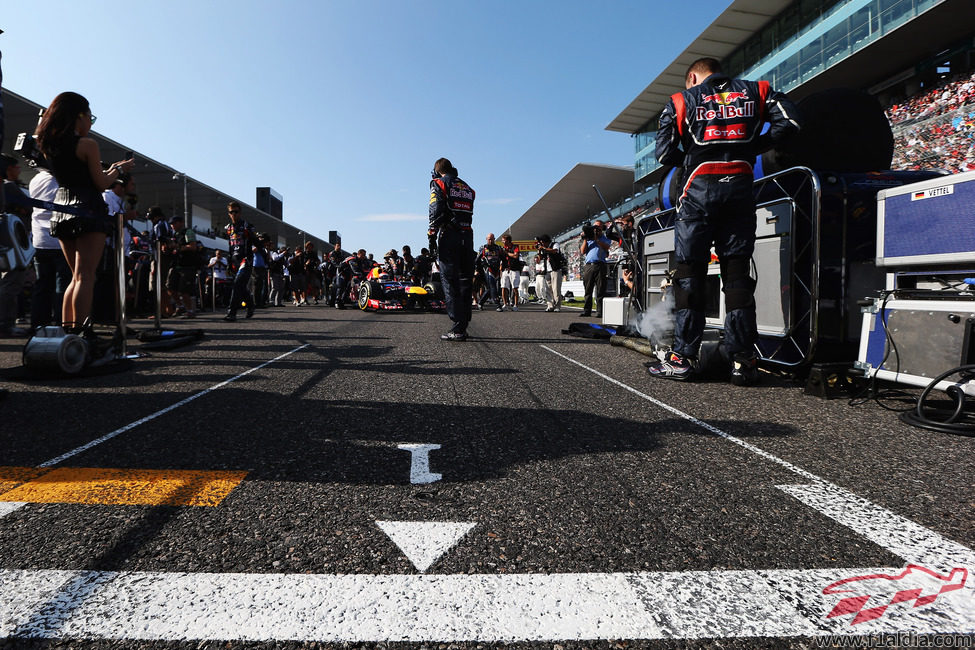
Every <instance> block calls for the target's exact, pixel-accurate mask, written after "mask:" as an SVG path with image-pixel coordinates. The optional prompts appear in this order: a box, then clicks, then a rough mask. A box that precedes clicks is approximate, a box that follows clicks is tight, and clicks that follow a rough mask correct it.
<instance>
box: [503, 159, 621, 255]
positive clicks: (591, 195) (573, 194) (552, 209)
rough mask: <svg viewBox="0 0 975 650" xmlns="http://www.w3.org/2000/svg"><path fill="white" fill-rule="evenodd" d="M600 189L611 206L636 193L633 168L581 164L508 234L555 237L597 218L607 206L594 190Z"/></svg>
mask: <svg viewBox="0 0 975 650" xmlns="http://www.w3.org/2000/svg"><path fill="white" fill-rule="evenodd" d="M593 185H596V186H597V187H599V191H600V192H602V195H603V197H604V198H605V199H606V200H607V201H609V202H610V204H613V203H617V202H619V201H620V200H621V199H623V198H627V197H629V196H630V195H631V194H632V193H633V168H632V167H618V166H616V165H595V164H587V163H579V164H577V165H576V166H575V167H573V168H572V169H570V170H569V173H567V174H566V175H565V176H563V177H562V179H561V180H559V182H558V183H556V184H555V185H553V186H552V188H551V189H550V190H549V191H548V192H546V193H545V194H544V195H543V196H542V198H540V199H538V201H536V202H535V205H533V206H532V207H530V208H529V209H528V210H527V211H526V212H525V213H524V214H523V215H521V217H520V218H519V219H518V220H517V221H515V222H514V223H513V224H512V225H511V228H509V229H508V233H509V234H510V235H511V237H512V238H513V239H533V238H535V237H536V236H538V235H541V234H545V233H548V234H550V235H554V234H556V233H559V232H561V231H563V230H565V229H566V228H568V227H570V226H573V225H575V224H577V223H579V222H581V221H583V220H585V219H586V218H587V217H589V216H590V215H593V214H598V213H599V212H600V211H602V209H603V205H602V203H601V202H600V200H599V197H598V196H597V195H596V192H595V191H594V190H593V187H592V186H593Z"/></svg>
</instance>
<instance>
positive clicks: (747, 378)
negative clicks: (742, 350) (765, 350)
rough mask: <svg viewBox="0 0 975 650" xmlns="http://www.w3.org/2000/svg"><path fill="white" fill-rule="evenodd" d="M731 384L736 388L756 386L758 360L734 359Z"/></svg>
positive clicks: (753, 358) (751, 358)
mask: <svg viewBox="0 0 975 650" xmlns="http://www.w3.org/2000/svg"><path fill="white" fill-rule="evenodd" d="M731 383H732V384H734V385H735V386H754V385H755V384H757V383H758V359H756V358H755V357H750V358H748V359H734V360H733V361H732V362H731Z"/></svg>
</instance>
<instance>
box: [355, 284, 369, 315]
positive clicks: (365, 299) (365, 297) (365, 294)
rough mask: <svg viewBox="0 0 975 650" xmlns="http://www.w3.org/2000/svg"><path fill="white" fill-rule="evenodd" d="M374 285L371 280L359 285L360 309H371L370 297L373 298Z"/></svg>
mask: <svg viewBox="0 0 975 650" xmlns="http://www.w3.org/2000/svg"><path fill="white" fill-rule="evenodd" d="M371 294H372V286H370V283H369V282H363V283H362V284H360V285H359V300H358V303H359V309H361V310H362V311H366V310H367V309H369V298H371V297H372V296H371Z"/></svg>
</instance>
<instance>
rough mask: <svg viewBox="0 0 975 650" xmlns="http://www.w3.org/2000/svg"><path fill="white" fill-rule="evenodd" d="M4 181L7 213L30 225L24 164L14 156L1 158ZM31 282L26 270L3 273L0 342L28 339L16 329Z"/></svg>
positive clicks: (0, 165)
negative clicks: (22, 173) (23, 292)
mask: <svg viewBox="0 0 975 650" xmlns="http://www.w3.org/2000/svg"><path fill="white" fill-rule="evenodd" d="M0 178H2V179H3V199H4V202H5V203H6V211H7V212H8V213H10V214H12V215H14V216H17V217H20V219H21V220H22V221H23V222H24V223H25V224H26V223H27V219H28V218H29V217H30V213H31V207H30V204H29V203H28V202H27V195H26V194H24V191H23V189H21V185H20V163H19V162H18V161H17V159H16V158H14V157H13V156H8V155H7V154H0ZM26 279H27V271H26V269H10V270H8V271H3V272H2V273H0V338H8V337H21V336H27V335H28V334H29V332H27V330H24V329H21V328H19V327H16V323H17V303H18V300H17V298H18V296H20V292H21V290H22V289H23V288H24V282H25V280H26Z"/></svg>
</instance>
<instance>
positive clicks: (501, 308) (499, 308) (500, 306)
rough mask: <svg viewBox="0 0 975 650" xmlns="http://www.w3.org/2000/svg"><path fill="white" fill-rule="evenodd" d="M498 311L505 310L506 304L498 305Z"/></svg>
mask: <svg viewBox="0 0 975 650" xmlns="http://www.w3.org/2000/svg"><path fill="white" fill-rule="evenodd" d="M496 311H504V305H498V308H497V310H496Z"/></svg>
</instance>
